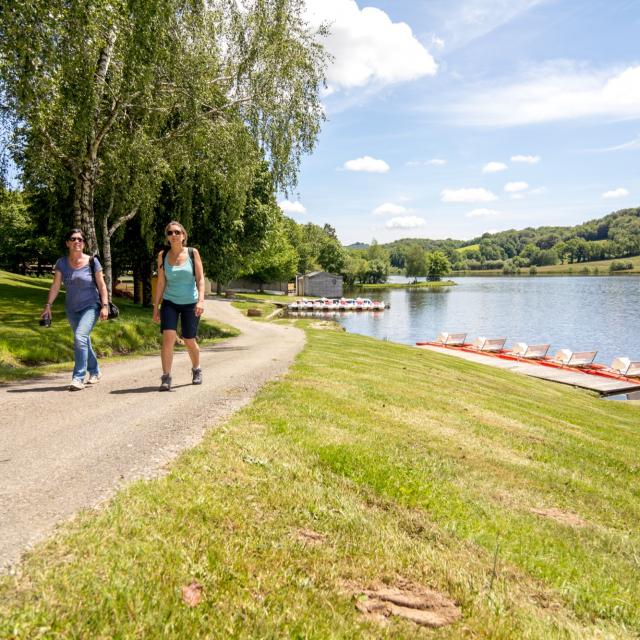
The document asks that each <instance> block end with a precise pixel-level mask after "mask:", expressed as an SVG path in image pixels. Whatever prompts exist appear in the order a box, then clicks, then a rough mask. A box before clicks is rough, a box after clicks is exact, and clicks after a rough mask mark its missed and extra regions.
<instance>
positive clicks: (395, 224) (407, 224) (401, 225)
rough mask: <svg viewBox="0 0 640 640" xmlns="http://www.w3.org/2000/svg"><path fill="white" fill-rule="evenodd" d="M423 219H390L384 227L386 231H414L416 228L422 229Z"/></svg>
mask: <svg viewBox="0 0 640 640" xmlns="http://www.w3.org/2000/svg"><path fill="white" fill-rule="evenodd" d="M424 225H425V219H424V218H419V217H418V216H402V217H399V218H391V220H387V223H386V224H385V225H384V226H385V227H386V228H387V229H415V228H416V227H424Z"/></svg>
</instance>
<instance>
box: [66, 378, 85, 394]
mask: <svg viewBox="0 0 640 640" xmlns="http://www.w3.org/2000/svg"><path fill="white" fill-rule="evenodd" d="M83 389H84V382H82V380H76V379H75V378H74V379H73V380H72V381H71V384H70V385H69V391H82V390H83Z"/></svg>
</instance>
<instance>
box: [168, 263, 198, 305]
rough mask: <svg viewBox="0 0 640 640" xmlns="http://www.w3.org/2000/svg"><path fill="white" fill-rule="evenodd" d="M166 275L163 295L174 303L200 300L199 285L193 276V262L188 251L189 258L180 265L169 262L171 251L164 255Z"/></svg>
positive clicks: (188, 302) (191, 302)
mask: <svg viewBox="0 0 640 640" xmlns="http://www.w3.org/2000/svg"><path fill="white" fill-rule="evenodd" d="M164 277H165V280H166V285H165V288H164V291H163V293H162V297H163V298H165V299H166V300H170V301H171V302H173V303H174V304H193V303H194V302H198V287H196V279H195V278H194V276H193V263H192V262H191V256H190V255H189V253H188V251H187V259H186V260H185V261H184V264H181V265H180V266H171V265H170V264H169V252H168V251H167V254H166V255H165V257H164Z"/></svg>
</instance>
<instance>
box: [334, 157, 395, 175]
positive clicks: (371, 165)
mask: <svg viewBox="0 0 640 640" xmlns="http://www.w3.org/2000/svg"><path fill="white" fill-rule="evenodd" d="M344 168H345V169H347V171H366V172H368V173H386V172H387V171H389V169H390V167H389V165H388V164H387V163H386V162H385V161H384V160H378V159H376V158H372V157H371V156H363V157H362V158H356V159H355V160H347V161H346V162H345V163H344Z"/></svg>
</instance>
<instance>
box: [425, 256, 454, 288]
mask: <svg viewBox="0 0 640 640" xmlns="http://www.w3.org/2000/svg"><path fill="white" fill-rule="evenodd" d="M450 271H451V264H450V263H449V259H448V258H447V256H446V255H445V254H444V253H443V252H442V251H432V252H431V253H429V254H427V279H428V280H432V281H438V280H440V279H441V278H442V276H446V275H447V274H448V273H449V272H450Z"/></svg>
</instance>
